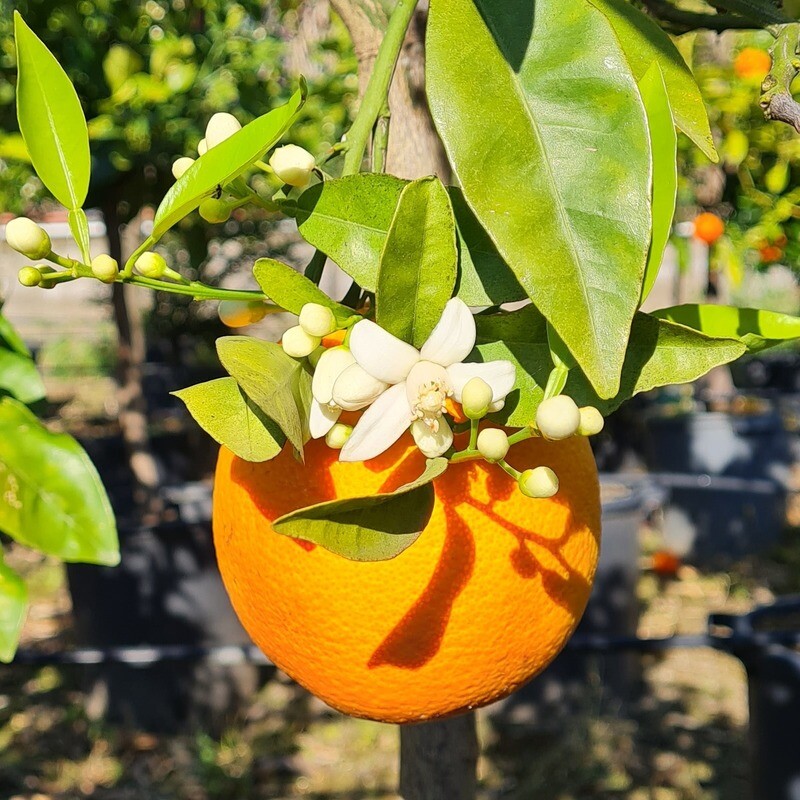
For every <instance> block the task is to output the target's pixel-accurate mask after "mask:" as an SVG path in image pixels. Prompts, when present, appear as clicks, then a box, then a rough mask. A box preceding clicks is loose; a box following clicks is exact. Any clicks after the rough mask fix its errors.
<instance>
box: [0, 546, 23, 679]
mask: <svg viewBox="0 0 800 800" xmlns="http://www.w3.org/2000/svg"><path fill="white" fill-rule="evenodd" d="M27 610H28V587H27V586H26V585H25V582H24V581H23V580H22V578H20V576H19V575H17V573H16V572H14V570H13V569H11V567H9V566H8V565H7V564H5V563H4V562H3V553H2V552H1V551H0V661H4V662H6V663H8V662H9V661H11V659H13V658H14V653H15V652H16V650H17V642H18V641H19V634H20V632H21V630H22V625H23V623H24V622H25V614H26V612H27Z"/></svg>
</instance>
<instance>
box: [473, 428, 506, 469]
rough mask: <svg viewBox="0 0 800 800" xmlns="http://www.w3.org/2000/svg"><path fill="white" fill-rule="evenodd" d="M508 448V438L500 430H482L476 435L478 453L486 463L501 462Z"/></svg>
mask: <svg viewBox="0 0 800 800" xmlns="http://www.w3.org/2000/svg"><path fill="white" fill-rule="evenodd" d="M509 446H510V445H509V442H508V436H507V435H506V432H505V431H501V430H500V428H484V429H483V430H482V431H481V432H480V433H479V434H478V452H479V453H480V454H481V455H482V456H483V457H484V458H485V459H486V460H487V461H502V459H504V458H505V457H506V454H507V453H508V448H509Z"/></svg>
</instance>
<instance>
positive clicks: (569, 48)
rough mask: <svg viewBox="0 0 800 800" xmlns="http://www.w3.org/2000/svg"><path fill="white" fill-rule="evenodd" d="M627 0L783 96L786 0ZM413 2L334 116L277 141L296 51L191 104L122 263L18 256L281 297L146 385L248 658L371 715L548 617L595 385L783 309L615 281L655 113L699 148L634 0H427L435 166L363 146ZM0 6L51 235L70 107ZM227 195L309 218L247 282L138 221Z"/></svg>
mask: <svg viewBox="0 0 800 800" xmlns="http://www.w3.org/2000/svg"><path fill="white" fill-rule="evenodd" d="M647 5H648V7H652V8H653V10H654V11H655V13H656V14H657V15H658V16H659V17H660V18H661V19H663V20H665V21H667V22H668V23H669V24H671V25H676V26H683V27H684V28H685V27H687V26H689V27H692V26H694V27H697V26H711V27H724V26H739V27H741V26H761V25H763V26H766V27H767V28H768V29H769V30H770V31H771V32H772V33H773V35H774V36H775V45H774V48H773V61H772V66H771V69H770V72H769V74H768V75H767V77H766V79H765V83H764V94H763V96H762V100H761V102H762V105H763V107H764V109H765V111H766V112H767V114H768V115H770V116H771V117H774V118H777V119H781V120H784V121H789V122H792V121H794V120H795V118H796V111H797V106H796V104H795V103H794V100H793V99H792V97H791V94H790V93H789V85H790V82H791V80H792V78H793V77H794V75H795V74H796V71H797V67H798V64H799V63H800V62H798V60H797V58H796V56H795V54H796V51H797V49H798V48H797V42H798V36H799V35H800V25H798V24H797V23H794V22H792V21H791V20H790V18H789V17H788V16H787V15H786V14H787V12H785V11H782V10H780V9H778V8H776V6H774V5H773V4H772V3H771V2H767V1H766V0H764V1H763V2H760V1H759V0H746V2H745V1H744V0H726V1H725V2H721V1H720V2H719V3H717V5H719V6H723V7H724V8H725V9H726V10H725V11H724V12H722V13H718V14H717V13H714V12H713V11H711V10H709V11H708V13H705V12H694V11H693V12H686V11H684V10H682V9H679V8H678V7H676V6H673V5H671V4H669V3H665V2H652V3H651V2H648V3H647ZM415 6H416V3H414V2H410V0H398V2H397V3H396V4H393V5H392V7H391V14H390V15H389V16H388V22H387V25H386V28H385V31H384V32H383V37H382V43H381V45H380V48H379V50H378V52H377V56H376V58H375V60H374V65H373V68H372V71H371V76H370V78H369V81H368V83H367V84H366V87H365V92H364V94H363V97H362V101H361V104H360V108H359V111H358V114H357V116H356V118H355V121H354V123H353V125H352V126H351V128H350V130H349V131H348V133H347V134H346V136H345V137H343V139H342V140H341V141H340V142H339V143H337V144H335V145H333V146H332V147H330V148H325V149H323V150H322V151H320V152H315V153H311V152H309V151H307V150H306V149H304V148H302V147H300V146H298V145H297V144H295V143H290V144H286V145H283V146H279V142H280V140H281V139H282V138H283V137H284V136H285V135H286V134H287V132H290V131H292V130H294V128H293V125H294V124H295V122H296V120H298V119H300V118H302V115H303V113H304V108H305V107H306V103H307V101H308V92H307V88H306V85H305V84H304V83H303V82H302V81H301V82H300V84H299V85H298V86H297V88H296V91H295V92H294V93H293V94H292V96H291V97H290V98H289V99H288V100H287V102H285V103H284V104H282V105H277V106H276V107H275V108H273V109H272V110H270V111H269V112H267V113H266V114H264V115H262V116H259V117H257V118H256V119H254V120H252V121H250V122H248V123H247V124H245V125H244V126H242V124H241V122H242V121H241V120H239V119H237V118H236V117H234V116H232V115H230V114H228V113H225V112H217V113H215V114H214V115H212V116H211V117H210V119H209V120H208V122H207V127H206V131H205V137H204V142H203V143H202V144H201V146H200V147H199V152H200V155H199V157H198V158H197V159H191V158H188V157H184V158H182V159H181V160H180V161H179V162H177V163H176V164H175V165H174V167H173V169H174V173H175V175H176V181H175V182H174V184H173V185H172V187H171V188H170V189H169V191H168V192H167V193H166V195H165V197H164V198H163V200H162V201H161V203H160V205H159V207H158V210H157V211H156V214H155V218H154V221H153V230H152V232H151V234H150V235H149V236H148V237H147V238H146V239H145V240H144V241H143V242H142V243H141V245H140V246H139V247H138V248H137V249H136V251H135V252H134V253H133V254H132V255H131V257H130V258H129V259H128V260H127V261H126V262H125V263H122V264H119V263H117V262H116V261H114V260H113V259H111V258H110V257H109V256H107V255H106V256H98V257H96V258H94V259H91V260H90V259H89V257H88V256H85V257H84V258H82V259H72V258H66V257H64V256H62V255H60V254H57V253H52V252H50V251H49V249H48V252H47V253H45V254H44V258H45V259H46V260H47V261H49V262H50V263H49V264H48V265H46V266H43V265H31V266H30V267H27V268H25V270H23V272H22V273H21V275H20V279H21V281H22V282H23V283H24V284H26V285H29V286H44V287H50V286H57V285H58V284H59V283H61V282H67V281H73V280H82V279H98V280H102V281H107V282H117V283H125V284H131V285H134V286H140V287H144V288H147V289H151V290H156V291H166V292H173V293H179V294H184V295H187V296H191V297H193V298H195V299H197V300H200V301H202V300H215V301H220V313H221V315H222V316H223V318H224V319H225V320H226V321H227V322H228V324H229V325H231V326H236V325H246V324H247V323H250V322H253V321H256V320H258V319H261V318H263V317H264V315H266V314H268V313H271V312H273V311H279V310H283V311H289V312H292V313H294V314H296V315H297V316H298V324H297V325H295V326H293V327H291V328H290V329H289V330H287V331H286V332H285V333H284V335H283V338H282V340H281V342H280V343H278V344H276V343H273V342H268V341H264V340H262V339H258V338H255V337H253V336H247V335H240V336H226V337H223V338H221V339H219V341H218V342H217V350H218V354H219V358H220V361H221V363H222V365H223V367H224V368H225V370H226V371H227V373H228V377H223V378H221V379H218V380H215V381H211V382H208V383H204V384H200V385H198V386H192V387H187V388H186V389H184V390H182V391H180V392H178V396H179V397H181V399H182V400H183V401H184V402H185V403H186V405H187V407H188V408H189V410H190V412H191V413H192V414H193V416H194V417H195V419H196V420H197V422H198V423H199V424H200V425H201V426H202V427H203V428H204V429H205V430H206V431H207V432H208V433H209V434H210V435H211V436H212V437H213V438H214V439H216V440H217V441H218V442H219V443H220V445H221V454H220V459H219V464H218V468H217V475H216V488H215V506H214V530H215V544H216V548H217V554H218V559H219V563H220V567H221V570H222V574H223V577H224V579H225V582H226V585H227V587H228V590H229V593H230V595H231V599H232V601H233V604H234V607H235V608H236V610H237V612H238V613H239V615H240V617H241V619H242V622H243V623H244V625H245V627H246V628H247V629H248V631H249V632H250V634H251V635H252V636H253V638H254V640H255V641H256V642H257V643H258V645H259V646H260V647H261V648H262V649H263V650H264V651H265V652H266V653H267V655H268V656H269V657H270V658H271V659H272V660H273V661H274V662H275V663H276V664H277V665H278V666H280V667H281V668H282V669H284V670H285V671H287V672H288V673H289V674H290V675H292V676H293V677H295V678H296V679H297V680H298V681H299V682H300V683H302V684H303V685H305V686H306V687H308V688H309V689H310V690H311V691H313V692H315V693H316V694H317V695H318V696H320V697H321V698H323V699H324V700H325V701H326V702H328V703H329V704H330V705H332V706H333V707H335V708H338V709H340V710H342V711H344V712H346V713H350V714H355V715H359V716H363V717H368V718H371V719H378V720H384V721H393V722H400V723H406V722H419V721H424V720H430V719H436V718H443V717H447V716H449V715H454V714H458V713H462V712H465V711H468V710H470V709H473V708H476V707H478V706H481V705H484V704H486V703H489V702H492V701H493V700H497V699H499V698H501V697H503V696H505V695H507V694H508V693H510V692H511V691H513V690H514V689H515V688H517V687H518V686H520V685H521V684H522V683H524V682H525V681H526V680H528V679H529V678H530V677H531V676H533V675H534V674H536V673H537V672H538V671H540V670H541V669H543V668H544V667H545V666H546V665H547V664H548V663H549V662H550V661H551V660H552V658H553V657H554V656H555V655H556V654H557V653H558V651H559V650H560V649H561V647H562V646H563V645H564V643H565V642H566V641H567V639H568V638H569V636H570V635H571V633H572V631H573V630H574V628H575V625H576V624H577V622H578V620H579V618H580V616H581V614H582V612H583V609H584V606H585V604H586V601H587V599H588V596H589V593H590V591H591V585H592V580H593V575H594V570H595V566H596V562H597V556H598V549H599V539H600V525H599V520H600V500H599V490H598V481H597V473H596V468H595V466H594V461H593V459H592V456H591V451H590V448H589V445H588V442H587V437H588V436H590V435H592V434H594V433H597V432H598V431H599V430H600V429H601V428H602V425H603V416H604V415H605V414H608V413H610V412H611V411H613V410H614V409H616V408H617V407H618V406H619V405H620V404H621V403H623V402H625V400H627V399H628V398H630V397H631V396H633V395H635V394H637V393H639V392H642V391H647V390H649V389H652V388H654V387H658V386H663V385H666V384H672V383H681V382H686V381H692V380H694V379H696V378H698V377H699V376H701V375H703V374H705V373H706V372H707V371H709V370H710V369H712V368H713V367H715V366H718V365H721V364H726V363H729V362H731V361H733V360H734V359H736V358H738V357H740V356H742V355H743V354H745V353H746V352H748V351H754V350H759V349H763V348H765V347H769V346H771V345H773V344H776V343H779V342H783V341H786V340H790V339H794V338H797V337H800V319H798V318H794V317H788V316H785V315H779V314H771V313H767V312H763V311H759V310H757V309H738V308H727V307H723V306H702V305H686V306H677V307H673V308H667V309H661V310H658V311H655V312H651V313H643V312H642V311H640V310H639V309H640V306H641V303H642V301H643V299H644V298H645V297H646V296H647V294H648V292H649V290H650V288H651V287H652V284H653V281H654V280H655V276H656V274H657V272H658V269H659V266H660V262H661V258H662V254H663V249H664V246H665V243H666V241H667V238H668V236H669V233H670V230H671V225H672V218H673V214H674V209H675V196H676V183H677V181H676V150H677V142H676V127H677V128H678V129H680V130H681V131H683V132H684V133H686V134H687V136H689V137H690V139H691V140H692V141H693V142H694V144H695V145H696V146H697V147H698V148H699V149H700V150H701V151H702V152H703V153H705V155H706V156H707V157H708V158H709V159H711V160H716V159H717V158H718V156H717V151H716V147H715V143H714V141H713V137H712V135H711V130H710V127H709V122H708V117H707V114H706V110H705V107H704V104H703V100H702V97H701V94H700V92H699V89H698V87H697V84H696V82H695V80H694V78H693V76H692V73H691V72H690V70H689V68H688V67H687V65H686V63H685V62H684V60H683V59H682V57H681V55H680V54H679V52H678V50H677V49H676V47H675V45H674V44H673V42H672V40H671V39H670V37H669V36H668V35H667V33H665V31H664V30H663V29H662V27H660V26H659V24H657V22H656V21H655V20H654V18H653V17H652V16H649V15H647V14H645V13H643V12H642V11H640V10H639V9H637V8H636V7H634V6H633V5H631V4H629V3H627V2H625V0H537V2H536V3H533V2H532V1H531V0H527V1H525V0H509V2H504V3H493V2H489V1H488V0H477V1H476V2H474V1H473V0H432V1H431V3H430V13H429V18H428V20H427V31H426V34H425V47H426V68H425V69H426V71H425V86H426V90H427V99H428V104H429V106H430V111H431V115H432V118H433V121H434V123H435V126H436V131H437V132H438V135H439V137H440V138H441V142H442V143H443V145H444V149H445V151H446V153H447V157H448V159H449V164H450V167H451V168H452V172H453V174H454V176H455V181H454V184H455V185H450V186H447V185H445V184H444V183H443V182H442V181H441V180H440V179H439V178H437V177H434V176H423V177H419V178H416V179H411V180H410V179H401V178H398V177H395V176H392V175H390V174H386V173H385V171H384V168H385V166H386V163H387V162H386V157H387V152H389V150H390V146H391V137H392V121H391V116H390V114H391V107H390V105H389V104H388V103H387V97H388V93H389V88H390V84H391V80H392V75H393V71H394V69H395V65H396V62H397V59H398V54H399V53H400V50H401V47H402V44H403V41H404V38H405V37H406V33H407V29H408V27H409V24H410V22H411V20H412V17H413V15H414V13H415ZM15 24H16V35H17V52H18V64H19V78H18V83H17V110H18V115H19V121H20V129H21V132H22V135H23V137H24V140H25V144H26V147H27V150H28V152H29V153H30V156H31V160H32V163H33V165H34V167H35V168H36V170H37V173H38V174H39V177H40V178H41V180H42V181H43V183H44V184H45V185H46V186H47V187H48V188H49V190H50V191H51V192H52V193H53V194H54V195H55V196H56V198H57V199H59V200H60V202H62V203H63V204H64V205H65V206H66V207H67V208H68V209H69V210H70V214H71V218H72V219H73V226H74V230H75V233H76V238H77V240H78V241H79V243H80V242H81V241H82V240H84V239H85V222H84V220H85V217H84V215H83V212H82V204H83V201H84V198H85V194H86V192H85V187H86V185H87V183H88V180H89V171H90V158H89V141H88V136H87V131H86V124H85V121H84V117H83V114H82V110H81V108H80V104H79V103H78V100H77V97H76V94H75V92H74V90H73V89H72V87H71V86H70V84H69V82H68V80H67V78H66V76H65V75H64V72H63V70H62V69H61V67H60V65H59V64H58V62H57V61H56V60H55V59H54V58H53V57H52V56H51V55H50V54H49V53H48V51H47V50H46V48H45V47H44V45H43V44H42V43H41V41H40V40H39V39H38V38H37V37H36V35H35V33H34V32H33V31H32V30H31V29H30V28H29V27H28V26H27V25H26V24H25V22H24V21H23V19H22V17H21V16H17V17H16V23H15ZM290 135H291V133H290ZM248 205H253V206H255V207H258V208H260V209H264V210H268V211H270V212H272V213H275V214H279V215H284V216H286V217H289V218H292V219H294V220H295V221H296V223H297V228H298V230H299V232H300V235H301V236H302V237H303V238H304V239H305V240H306V241H307V242H308V243H309V244H311V245H312V246H313V247H315V248H316V254H315V256H314V257H313V258H312V259H311V261H310V263H309V264H308V266H307V267H306V269H305V271H304V274H303V273H299V272H296V271H295V270H294V269H292V268H290V267H289V266H288V265H286V264H283V263H281V262H280V261H277V260H274V259H271V258H264V259H260V260H259V261H257V262H256V263H255V264H254V265H253V278H254V282H255V284H256V285H257V286H258V288H253V289H252V290H247V291H228V290H223V289H220V288H217V287H213V286H210V285H208V284H207V283H205V282H204V281H203V280H202V279H191V278H188V277H186V276H184V275H183V274H181V271H180V270H179V269H178V268H177V267H176V265H174V264H169V263H167V261H166V260H165V258H164V257H163V255H162V254H160V253H159V252H158V251H157V247H158V243H159V241H160V240H161V239H162V237H163V236H164V235H165V234H166V233H167V232H168V231H170V230H171V229H172V228H173V227H174V226H175V225H177V224H179V223H180V222H181V220H183V219H184V218H186V217H187V216H188V215H191V214H193V213H194V212H195V211H197V210H199V211H200V214H201V215H202V216H203V218H205V219H214V220H220V219H224V218H225V217H226V216H227V215H228V214H230V213H231V210H232V209H233V208H234V207H242V206H248ZM9 228H10V229H11V233H12V237H11V239H13V242H12V243H13V244H14V246H15V247H17V249H18V250H20V252H23V253H25V254H27V255H29V256H30V257H31V259H32V260H37V259H39V258H40V257H41V253H42V251H44V250H45V248H44V247H42V244H41V236H42V233H43V232H41V231H40V230H38V229H37V228H36V226H35V225H32V223H30V222H29V221H27V220H24V219H18V220H15V221H14V222H12V223H10V225H9ZM11 239H10V241H11ZM327 258H330V259H332V260H333V261H335V262H336V263H337V264H338V265H339V266H340V267H341V268H342V270H344V272H345V273H346V274H347V275H349V276H350V278H351V279H352V285H351V287H350V289H349V290H348V291H347V293H346V295H345V296H344V297H343V298H337V299H334V298H331V297H329V296H327V295H326V294H325V293H324V292H322V291H321V289H320V288H319V282H320V278H321V276H322V272H323V270H324V266H325V263H326V259H327ZM51 265H52V266H51ZM201 278H202V276H201ZM510 303H517V304H519V303H522V305H521V306H517V307H512V308H508V307H507V306H508V304H510ZM446 796H448V797H458V796H466V793H465V792H463V791H459V792H452V793H450V794H447V795H446Z"/></svg>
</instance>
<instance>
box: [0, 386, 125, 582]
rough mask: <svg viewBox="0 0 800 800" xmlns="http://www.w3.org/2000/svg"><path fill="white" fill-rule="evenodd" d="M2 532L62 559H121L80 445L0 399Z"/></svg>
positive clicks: (95, 476)
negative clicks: (48, 428) (52, 431)
mask: <svg viewBox="0 0 800 800" xmlns="http://www.w3.org/2000/svg"><path fill="white" fill-rule="evenodd" d="M0 530H2V531H3V532H5V533H7V534H8V535H9V536H10V537H11V538H12V539H15V540H16V541H18V542H20V543H21V544H24V545H27V546H28V547H34V548H36V549H37V550H40V551H41V552H43V553H47V554H48V555H53V556H57V557H58V558H61V559H63V560H64V561H88V562H91V563H94V564H108V565H111V566H113V565H115V564H118V563H119V544H118V542H117V530H116V525H115V523H114V514H113V512H112V511H111V505H110V504H109V502H108V498H107V497H106V493H105V489H104V488H103V484H102V483H101V481H100V476H99V475H98V474H97V471H96V470H95V468H94V466H93V465H92V462H91V461H90V460H89V457H88V456H87V455H86V453H85V452H84V450H83V448H82V447H81V446H80V445H79V444H78V443H77V442H76V441H75V440H74V439H73V438H72V437H71V436H68V435H67V434H65V433H51V432H50V431H48V430H47V428H45V427H44V426H43V425H42V424H41V423H40V422H39V420H38V419H36V417H35V416H34V415H33V414H32V413H31V412H30V411H29V410H28V409H27V408H25V406H23V405H22V404H21V403H18V402H16V401H15V400H12V399H11V398H8V397H7V398H4V399H3V400H2V401H0Z"/></svg>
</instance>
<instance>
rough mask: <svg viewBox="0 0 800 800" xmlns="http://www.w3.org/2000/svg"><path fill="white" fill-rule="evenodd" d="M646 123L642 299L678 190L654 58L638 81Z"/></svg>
mask: <svg viewBox="0 0 800 800" xmlns="http://www.w3.org/2000/svg"><path fill="white" fill-rule="evenodd" d="M639 90H640V91H641V93H642V101H643V102H644V110H645V111H646V112H647V126H648V128H649V129H650V151H651V153H652V154H653V236H652V238H651V239H650V250H649V251H648V253H647V265H646V266H645V269H644V280H643V281H642V301H644V299H645V298H646V297H647V295H648V294H650V290H651V289H652V288H653V284H654V283H655V281H656V276H657V275H658V270H659V269H660V268H661V260H662V259H663V258H664V248H665V247H666V246H667V240H668V239H669V234H670V231H671V230H672V218H673V216H674V215H675V198H676V195H677V191H678V163H677V149H678V137H677V135H676V134H675V124H674V122H673V120H672V109H671V108H670V105H669V95H668V94H667V87H666V84H665V83H664V76H663V74H662V72H661V68H660V67H659V66H658V62H657V61H654V62H653V63H652V64H651V65H650V68H649V69H648V70H647V72H645V74H644V75H643V77H642V79H641V80H640V81H639Z"/></svg>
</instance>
